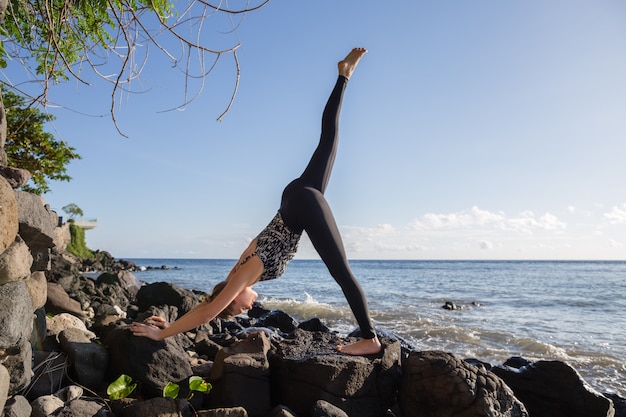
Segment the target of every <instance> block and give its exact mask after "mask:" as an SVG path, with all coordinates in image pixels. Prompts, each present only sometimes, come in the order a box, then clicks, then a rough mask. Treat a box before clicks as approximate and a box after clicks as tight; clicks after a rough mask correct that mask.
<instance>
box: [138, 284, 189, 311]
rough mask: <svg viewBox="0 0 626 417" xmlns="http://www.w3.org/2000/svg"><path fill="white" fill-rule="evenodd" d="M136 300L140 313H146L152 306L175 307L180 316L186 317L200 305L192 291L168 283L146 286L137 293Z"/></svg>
mask: <svg viewBox="0 0 626 417" xmlns="http://www.w3.org/2000/svg"><path fill="white" fill-rule="evenodd" d="M136 300H137V301H136V302H137V306H138V307H139V311H140V312H141V311H146V310H148V309H149V308H150V307H152V306H154V307H161V306H175V307H177V308H178V314H179V316H182V315H184V314H185V313H187V312H188V311H189V310H191V309H192V308H193V307H195V306H196V305H197V304H199V301H198V299H197V298H196V296H195V295H194V293H193V292H192V291H189V290H186V289H184V288H180V287H178V286H176V285H174V284H170V283H167V282H155V283H153V284H148V285H144V286H143V287H141V288H140V289H139V291H138V292H137V299H136Z"/></svg>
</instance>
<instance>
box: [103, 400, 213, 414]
mask: <svg viewBox="0 0 626 417" xmlns="http://www.w3.org/2000/svg"><path fill="white" fill-rule="evenodd" d="M111 408H112V409H113V411H114V412H115V416H116V417H156V416H158V417H192V416H194V415H198V416H200V415H201V414H194V410H193V409H192V407H191V405H190V404H189V402H187V401H186V400H179V399H176V400H175V399H172V398H163V397H157V398H151V399H148V400H146V401H137V400H134V399H130V398H125V399H124V400H119V401H113V403H112V404H111Z"/></svg>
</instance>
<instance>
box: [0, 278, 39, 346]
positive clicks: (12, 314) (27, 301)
mask: <svg viewBox="0 0 626 417" xmlns="http://www.w3.org/2000/svg"><path fill="white" fill-rule="evenodd" d="M0 300H2V308H0V329H2V331H0V350H6V349H10V348H13V347H14V346H20V345H21V344H22V343H24V342H25V341H29V340H30V335H31V332H32V329H33V318H34V316H33V311H34V309H33V305H32V301H31V298H30V294H29V293H28V288H27V287H26V283H25V282H24V281H17V282H9V283H6V284H3V285H0Z"/></svg>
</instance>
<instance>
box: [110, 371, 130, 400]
mask: <svg viewBox="0 0 626 417" xmlns="http://www.w3.org/2000/svg"><path fill="white" fill-rule="evenodd" d="M136 387H137V383H136V382H133V379H132V378H131V377H129V376H128V375H124V374H122V375H120V377H119V378H117V379H116V380H115V381H113V382H111V384H110V385H109V386H108V387H107V394H108V395H109V399H111V400H120V399H122V398H126V397H128V396H129V395H130V393H131V392H133V390H134V389H135V388H136Z"/></svg>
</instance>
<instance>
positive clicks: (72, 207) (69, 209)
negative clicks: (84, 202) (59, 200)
mask: <svg viewBox="0 0 626 417" xmlns="http://www.w3.org/2000/svg"><path fill="white" fill-rule="evenodd" d="M61 210H63V211H64V212H65V213H66V214H67V215H68V216H69V218H70V219H75V218H76V217H82V216H83V210H82V209H81V208H80V207H78V206H77V205H76V204H74V203H70V204H68V205H66V206H63V208H62V209H61Z"/></svg>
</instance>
